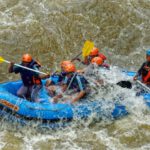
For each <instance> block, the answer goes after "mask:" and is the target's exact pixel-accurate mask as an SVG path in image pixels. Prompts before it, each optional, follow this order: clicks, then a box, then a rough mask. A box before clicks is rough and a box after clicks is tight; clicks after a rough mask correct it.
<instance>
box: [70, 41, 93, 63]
mask: <svg viewBox="0 0 150 150" xmlns="http://www.w3.org/2000/svg"><path fill="white" fill-rule="evenodd" d="M93 47H94V43H93V42H91V41H85V43H84V45H83V48H82V51H81V52H80V53H79V54H77V55H76V56H75V57H74V58H73V59H71V62H73V61H74V60H76V59H77V58H78V57H79V56H80V55H81V54H82V57H83V58H85V57H87V56H88V55H89V54H90V52H91V50H92V48H93Z"/></svg>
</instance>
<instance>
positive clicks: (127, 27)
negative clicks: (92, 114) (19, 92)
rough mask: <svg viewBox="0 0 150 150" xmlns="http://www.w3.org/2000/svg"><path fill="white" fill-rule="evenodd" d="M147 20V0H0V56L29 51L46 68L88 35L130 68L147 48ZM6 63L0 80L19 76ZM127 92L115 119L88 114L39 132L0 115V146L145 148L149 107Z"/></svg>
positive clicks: (22, 149)
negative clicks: (121, 115)
mask: <svg viewBox="0 0 150 150" xmlns="http://www.w3.org/2000/svg"><path fill="white" fill-rule="evenodd" d="M149 25H150V0H0V56H3V57H4V58H5V59H7V60H11V61H14V62H16V63H19V62H20V60H21V55H22V54H24V53H26V52H29V53H31V54H32V55H33V57H34V58H35V59H37V60H39V61H40V62H41V64H42V65H43V66H44V67H43V69H42V70H43V71H50V70H51V69H52V68H54V70H55V69H57V68H58V67H59V63H60V61H62V60H64V59H70V58H72V57H73V56H75V55H76V54H78V53H79V52H80V51H81V48H82V46H83V43H84V42H85V41H86V40H87V39H88V40H91V41H93V42H94V43H95V45H96V46H97V47H99V48H100V51H101V52H103V53H104V54H106V56H107V57H108V62H109V63H110V64H112V65H117V66H120V67H122V68H128V69H129V70H136V69H137V68H138V67H139V66H140V65H141V63H142V62H143V61H144V59H145V50H146V49H149V48H150V26H149ZM7 67H8V65H7V64H5V63H1V64H0V82H4V81H12V80H15V79H18V78H19V76H17V75H9V74H8V73H7ZM113 95H115V91H114V93H113ZM126 95H130V96H131V95H132V93H131V94H128V92H127V93H126ZM130 96H129V97H128V102H129V103H130V102H132V104H133V105H132V106H130V104H129V108H128V109H129V112H130V115H129V116H128V117H125V118H122V119H119V120H116V121H109V120H103V121H99V122H94V121H93V120H92V119H91V120H90V119H89V121H87V122H86V123H84V122H82V121H81V123H78V122H75V123H74V125H73V126H70V127H67V128H65V129H61V130H47V131H42V132H41V131H39V130H38V129H35V126H32V127H30V126H27V127H18V125H13V124H10V123H8V122H6V121H3V119H2V120H1V125H0V149H2V150H26V149H28V150H54V149H56V150H63V149H64V150H66V149H68V150H85V149H86V150H105V149H108V150H116V149H117V150H126V149H129V150H130V149H134V150H141V149H143V150H149V149H150V113H149V110H147V108H146V106H145V104H144V103H143V102H142V98H135V97H132V96H131V97H130Z"/></svg>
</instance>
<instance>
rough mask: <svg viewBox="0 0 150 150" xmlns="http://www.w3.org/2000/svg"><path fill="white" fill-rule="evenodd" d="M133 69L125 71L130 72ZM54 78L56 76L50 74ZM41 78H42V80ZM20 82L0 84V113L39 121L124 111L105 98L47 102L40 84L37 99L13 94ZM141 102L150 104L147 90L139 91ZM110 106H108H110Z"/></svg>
mask: <svg viewBox="0 0 150 150" xmlns="http://www.w3.org/2000/svg"><path fill="white" fill-rule="evenodd" d="M134 74H135V73H134V72H126V75H128V76H133V75H134ZM53 80H54V81H55V82H57V76H54V77H53ZM44 82H45V81H43V83H44ZM21 85H22V82H21V81H14V82H6V83H1V84H0V115H5V114H10V116H13V117H16V118H17V119H18V118H19V119H20V120H21V121H23V120H41V121H42V122H53V121H54V122H55V121H58V120H67V121H69V120H72V119H76V118H77V119H86V118H88V117H90V116H93V115H95V116H96V117H98V118H102V117H107V118H111V119H116V118H119V117H122V116H125V115H127V114H128V111H127V110H126V107H125V106H123V105H122V104H119V103H117V102H110V101H106V100H95V101H90V100H87V99H85V100H81V101H80V102H78V103H76V104H73V105H71V104H67V103H57V104H53V103H50V102H49V99H50V97H49V95H48V94H47V92H46V90H45V89H44V88H43V89H42V90H41V92H40V97H41V99H42V101H41V102H40V103H35V102H30V101H28V100H26V99H23V98H19V97H17V96H16V92H17V90H18V89H19V88H20V86H21ZM143 96H144V99H145V102H146V103H147V105H148V106H149V107H150V93H145V94H143ZM110 108H111V109H110Z"/></svg>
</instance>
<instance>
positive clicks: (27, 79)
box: [20, 60, 42, 86]
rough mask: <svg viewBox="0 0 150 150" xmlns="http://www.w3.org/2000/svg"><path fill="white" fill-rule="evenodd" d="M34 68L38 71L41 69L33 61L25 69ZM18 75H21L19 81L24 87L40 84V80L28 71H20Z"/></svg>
mask: <svg viewBox="0 0 150 150" xmlns="http://www.w3.org/2000/svg"><path fill="white" fill-rule="evenodd" d="M21 65H23V64H21ZM34 66H36V67H37V68H38V69H39V68H40V67H41V65H40V64H39V63H38V62H36V61H35V60H32V62H31V63H30V64H29V65H28V66H27V67H28V68H31V69H34ZM20 74H21V79H22V81H23V83H24V85H25V86H31V85H40V84H42V82H41V79H40V78H39V77H38V75H35V74H34V72H32V71H30V70H26V69H22V70H21V72H20Z"/></svg>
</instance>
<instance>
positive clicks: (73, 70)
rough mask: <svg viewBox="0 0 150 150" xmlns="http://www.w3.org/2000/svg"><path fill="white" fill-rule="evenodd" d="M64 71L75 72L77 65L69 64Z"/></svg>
mask: <svg viewBox="0 0 150 150" xmlns="http://www.w3.org/2000/svg"><path fill="white" fill-rule="evenodd" d="M64 71H65V72H67V73H71V72H75V71H76V67H75V65H74V64H73V63H71V64H67V65H66V66H65V67H64Z"/></svg>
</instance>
